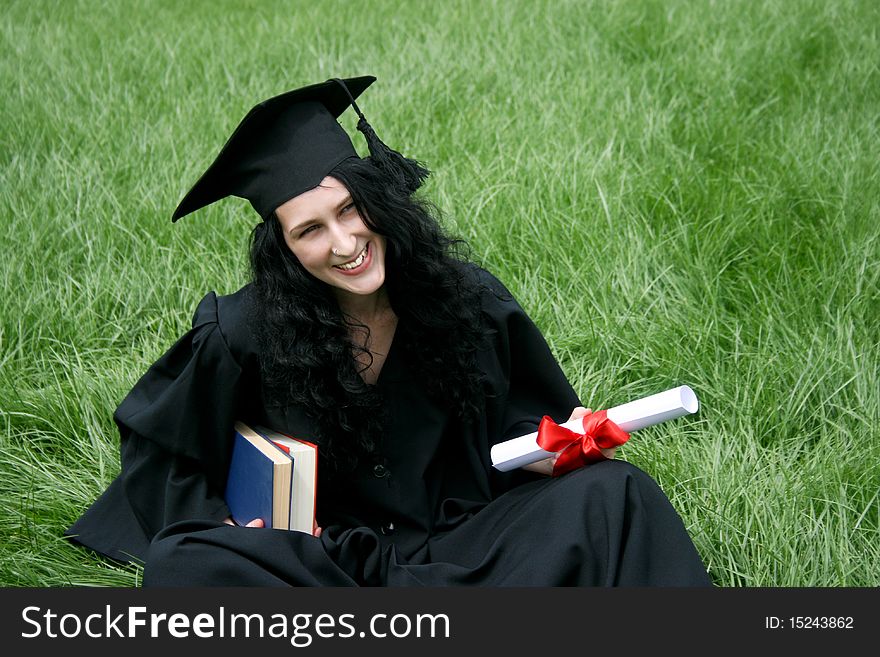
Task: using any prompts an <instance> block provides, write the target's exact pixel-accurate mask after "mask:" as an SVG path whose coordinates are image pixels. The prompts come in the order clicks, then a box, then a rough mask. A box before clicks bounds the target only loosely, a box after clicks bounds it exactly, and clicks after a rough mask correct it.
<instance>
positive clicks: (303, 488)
mask: <svg viewBox="0 0 880 657" xmlns="http://www.w3.org/2000/svg"><path fill="white" fill-rule="evenodd" d="M256 429H257V431H258V432H259V433H260V434H261V435H263V436H264V437H266V438H268V439H269V440H271V441H272V442H273V443H275V444H276V445H278V446H279V447H280V448H281V449H283V450H284V451H285V452H287V454H288V455H289V456H290V458H291V459H292V461H293V477H292V481H291V489H292V494H291V496H290V514H289V518H290V520H289V524H288V527H289V529H292V530H294V531H301V532H306V533H309V534H311V533H312V529H313V527H314V523H315V505H316V502H317V492H318V487H317V484H318V446H317V445H315V444H314V443H310V442H308V441H307V440H301V439H298V438H293V437H292V436H288V435H285V434H282V433H278V432H277V431H272V430H271V429H266V428H264V427H259V426H258V427H256Z"/></svg>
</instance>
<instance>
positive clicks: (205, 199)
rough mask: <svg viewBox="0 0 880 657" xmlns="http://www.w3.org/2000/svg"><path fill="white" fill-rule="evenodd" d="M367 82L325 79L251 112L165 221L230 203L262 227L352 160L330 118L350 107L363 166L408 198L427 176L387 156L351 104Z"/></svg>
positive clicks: (397, 156)
mask: <svg viewBox="0 0 880 657" xmlns="http://www.w3.org/2000/svg"><path fill="white" fill-rule="evenodd" d="M375 80H376V78H375V77H373V76H371V75H367V76H362V77H357V78H346V79H344V80H341V79H338V78H333V79H330V80H327V81H326V82H321V83H319V84H313V85H310V86H307V87H302V88H300V89H294V90H293V91H288V92H287V93H283V94H281V95H280V96H275V97H274V98H270V99H269V100H265V101H263V102H262V103H259V104H258V105H256V106H255V107H254V108H253V109H251V110H250V112H248V113H247V115H246V116H245V117H244V119H242V121H241V123H239V124H238V127H237V128H236V129H235V132H233V133H232V136H231V137H230V138H229V140H228V141H227V142H226V144H225V145H224V146H223V148H222V149H221V150H220V154H219V155H218V156H217V158H216V159H215V160H214V162H213V163H212V164H211V166H209V167H208V169H207V171H205V173H203V174H202V177H201V178H199V180H198V182H196V184H195V185H193V187H192V189H190V190H189V192H187V194H186V196H184V197H183V200H182V201H181V202H180V205H178V206H177V209H176V210H175V211H174V215H173V216H172V217H171V220H172V221H177V220H178V219H180V218H181V217H183V216H185V215H187V214H189V213H191V212H195V211H196V210H198V209H200V208H203V207H205V206H206V205H209V204H211V203H213V202H214V201H219V200H220V199H222V198H225V197H227V196H238V197H241V198H245V199H247V200H248V201H250V203H251V205H252V206H253V208H254V210H256V211H257V213H258V214H259V215H260V216H261V217H262V218H263V219H264V220H265V219H267V218H268V217H269V216H270V215H271V214H272V213H273V212H274V211H275V209H276V208H277V207H278V206H279V205H281V204H282V203H284V202H286V201H288V200H290V199H292V198H293V197H294V196H297V195H299V194H301V193H303V192H306V191H308V190H310V189H313V188H314V187H316V186H317V185H318V184H320V182H321V181H322V180H323V179H324V178H325V177H326V176H327V174H329V173H330V172H331V171H332V170H333V169H334V167H336V166H337V165H338V164H339V163H340V162H342V161H343V160H345V159H347V158H350V157H358V154H357V151H355V148H354V146H353V145H352V143H351V139H350V138H349V136H348V134H347V133H346V132H345V130H344V129H343V128H342V126H340V125H339V123H338V122H337V120H336V119H337V118H338V117H339V116H340V115H341V114H342V113H343V112H344V111H345V110H346V109H347V108H348V107H349V105H351V106H352V107H353V108H354V110H355V112H357V115H358V117H359V120H358V125H357V129H358V130H359V131H360V132H362V133H363V134H364V137H365V138H366V140H367V146H368V148H369V150H370V159H371V160H372V162H373V163H374V164H375V165H376V166H377V167H378V168H379V169H380V170H381V171H382V172H383V173H384V174H385V175H386V176H387V178H388V183H389V185H394V186H398V187H400V188H402V189H403V190H405V191H406V192H408V193H412V192H414V191H415V190H416V189H418V187H419V186H420V185H421V183H422V181H423V180H424V179H425V178H426V177H427V176H428V171H427V170H426V169H424V168H423V167H422V166H421V165H419V164H418V163H417V162H415V161H414V160H410V159H408V158H405V157H404V156H403V155H401V154H400V153H398V152H396V151H394V150H391V149H390V148H388V147H387V146H386V145H385V144H384V143H382V141H381V140H380V139H379V138H378V137H377V136H376V133H375V131H374V130H373V128H372V126H370V124H369V123H368V122H367V120H366V118H365V117H364V115H363V113H362V112H361V111H360V109H359V108H358V106H357V104H356V103H355V98H357V97H358V96H360V95H361V93H363V91H364V90H365V89H366V88H367V87H369V86H370V85H371V84H372V83H373V82H374V81H375Z"/></svg>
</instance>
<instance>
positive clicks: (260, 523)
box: [223, 516, 264, 527]
mask: <svg viewBox="0 0 880 657" xmlns="http://www.w3.org/2000/svg"><path fill="white" fill-rule="evenodd" d="M223 522H225V523H226V524H227V525H233V526H235V523H234V522H233V521H232V517H231V516H230V517H229V518H226V519H225V520H224V521H223ZM263 526H264V523H263V519H262V518H254V519H253V520H251V521H250V522H249V523H248V524H246V525H245V527H263Z"/></svg>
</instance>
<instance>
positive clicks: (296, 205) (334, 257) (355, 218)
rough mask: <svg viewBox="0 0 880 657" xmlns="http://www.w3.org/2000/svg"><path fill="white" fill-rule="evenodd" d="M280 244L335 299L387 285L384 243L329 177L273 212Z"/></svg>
mask: <svg viewBox="0 0 880 657" xmlns="http://www.w3.org/2000/svg"><path fill="white" fill-rule="evenodd" d="M275 214H276V215H277V216H278V220H279V221H280V222H281V228H282V230H283V231H284V241H285V242H287V246H288V248H289V249H290V250H291V251H292V252H293V254H294V255H295V256H296V257H297V258H298V259H299V261H300V263H301V264H302V266H303V267H304V268H305V269H306V271H307V272H309V273H310V274H311V275H312V276H314V277H315V278H317V279H318V280H320V281H323V282H325V283H327V284H328V285H331V286H332V287H333V288H334V289H335V291H336V293H337V296H339V297H340V298H344V297H345V296H346V295H358V296H365V295H372V294H375V293H376V292H377V291H378V290H379V289H380V288H381V287H382V285H383V284H384V283H385V238H384V237H382V236H381V235H377V234H376V233H374V232H373V231H371V230H370V229H369V228H367V226H366V224H365V223H364V221H363V219H361V215H360V213H358V210H357V208H356V207H355V206H354V202H353V201H352V198H351V194H349V192H348V189H346V187H345V185H343V184H342V183H341V182H339V181H338V180H336V179H335V178H331V177H330V176H327V177H326V178H324V180H322V181H321V184H320V185H318V186H317V187H315V188H314V189H310V190H309V191H307V192H303V193H302V194H300V195H299V196H295V197H293V198H292V199H290V200H289V201H287V202H286V203H284V204H282V205H280V206H279V207H278V209H277V210H276V211H275Z"/></svg>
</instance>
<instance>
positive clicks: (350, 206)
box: [342, 203, 355, 214]
mask: <svg viewBox="0 0 880 657" xmlns="http://www.w3.org/2000/svg"><path fill="white" fill-rule="evenodd" d="M354 209H355V207H354V203H349V204H348V205H346V206H345V207H344V208H342V214H348V213H349V212H351V211H352V210H354Z"/></svg>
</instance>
